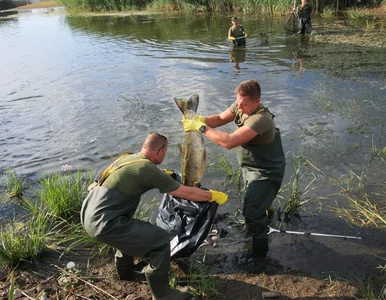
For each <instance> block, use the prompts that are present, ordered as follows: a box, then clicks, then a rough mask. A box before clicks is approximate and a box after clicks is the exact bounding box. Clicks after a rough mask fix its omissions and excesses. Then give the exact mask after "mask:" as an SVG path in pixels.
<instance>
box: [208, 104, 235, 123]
mask: <svg viewBox="0 0 386 300" xmlns="http://www.w3.org/2000/svg"><path fill="white" fill-rule="evenodd" d="M234 118H235V115H234V113H232V111H231V110H230V108H228V109H227V110H225V111H223V112H222V113H220V114H218V115H213V116H209V117H206V118H205V124H206V125H208V126H209V127H212V128H216V127H219V126H223V125H225V124H228V123H230V122H232V121H233V120H234Z"/></svg>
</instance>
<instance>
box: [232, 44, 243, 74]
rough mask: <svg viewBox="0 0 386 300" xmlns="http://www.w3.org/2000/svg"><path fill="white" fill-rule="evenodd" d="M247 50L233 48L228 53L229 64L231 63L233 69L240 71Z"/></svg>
mask: <svg viewBox="0 0 386 300" xmlns="http://www.w3.org/2000/svg"><path fill="white" fill-rule="evenodd" d="M246 55H247V49H246V48H245V47H233V48H232V49H231V51H230V52H229V59H230V62H231V63H233V67H234V69H235V70H236V71H237V70H240V63H242V62H244V61H245V57H246Z"/></svg>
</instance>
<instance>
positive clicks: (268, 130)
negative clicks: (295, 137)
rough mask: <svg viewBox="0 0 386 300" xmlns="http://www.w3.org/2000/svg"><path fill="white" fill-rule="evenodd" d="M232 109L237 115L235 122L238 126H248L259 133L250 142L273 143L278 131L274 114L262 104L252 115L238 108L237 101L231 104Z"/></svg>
mask: <svg viewBox="0 0 386 300" xmlns="http://www.w3.org/2000/svg"><path fill="white" fill-rule="evenodd" d="M230 109H231V111H232V112H233V113H234V114H235V115H236V117H235V123H236V125H237V127H242V126H247V127H249V128H251V129H252V130H254V131H256V132H257V133H258V135H257V136H256V137H255V138H254V139H252V140H251V141H250V142H248V144H254V145H264V144H269V143H272V141H273V140H274V139H275V134H276V131H275V123H274V121H273V118H272V114H271V113H270V112H269V111H268V110H267V109H264V106H263V105H262V104H260V106H259V108H258V109H257V110H256V111H254V112H253V113H252V114H251V115H247V114H244V113H242V112H241V111H240V110H239V109H238V108H237V101H236V102H234V103H233V104H232V105H231V107H230Z"/></svg>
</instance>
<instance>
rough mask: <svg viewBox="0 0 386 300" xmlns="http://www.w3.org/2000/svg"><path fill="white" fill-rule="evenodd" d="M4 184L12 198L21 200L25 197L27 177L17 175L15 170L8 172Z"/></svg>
mask: <svg viewBox="0 0 386 300" xmlns="http://www.w3.org/2000/svg"><path fill="white" fill-rule="evenodd" d="M4 182H5V186H6V188H7V194H8V196H9V197H10V198H12V197H17V198H21V197H22V196H23V190H24V189H25V182H26V178H25V176H23V175H17V174H16V171H15V170H13V171H11V170H8V171H7V172H6V178H5V179H4Z"/></svg>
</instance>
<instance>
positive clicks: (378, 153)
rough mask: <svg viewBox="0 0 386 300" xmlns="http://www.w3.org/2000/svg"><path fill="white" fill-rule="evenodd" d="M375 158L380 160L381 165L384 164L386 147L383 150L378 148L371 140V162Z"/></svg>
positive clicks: (385, 162)
mask: <svg viewBox="0 0 386 300" xmlns="http://www.w3.org/2000/svg"><path fill="white" fill-rule="evenodd" d="M376 158H378V159H380V160H381V161H382V163H384V164H386V146H385V147H383V148H382V147H381V148H378V146H377V144H376V143H375V141H374V138H373V139H372V141H371V161H373V160H374V159H376Z"/></svg>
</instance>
